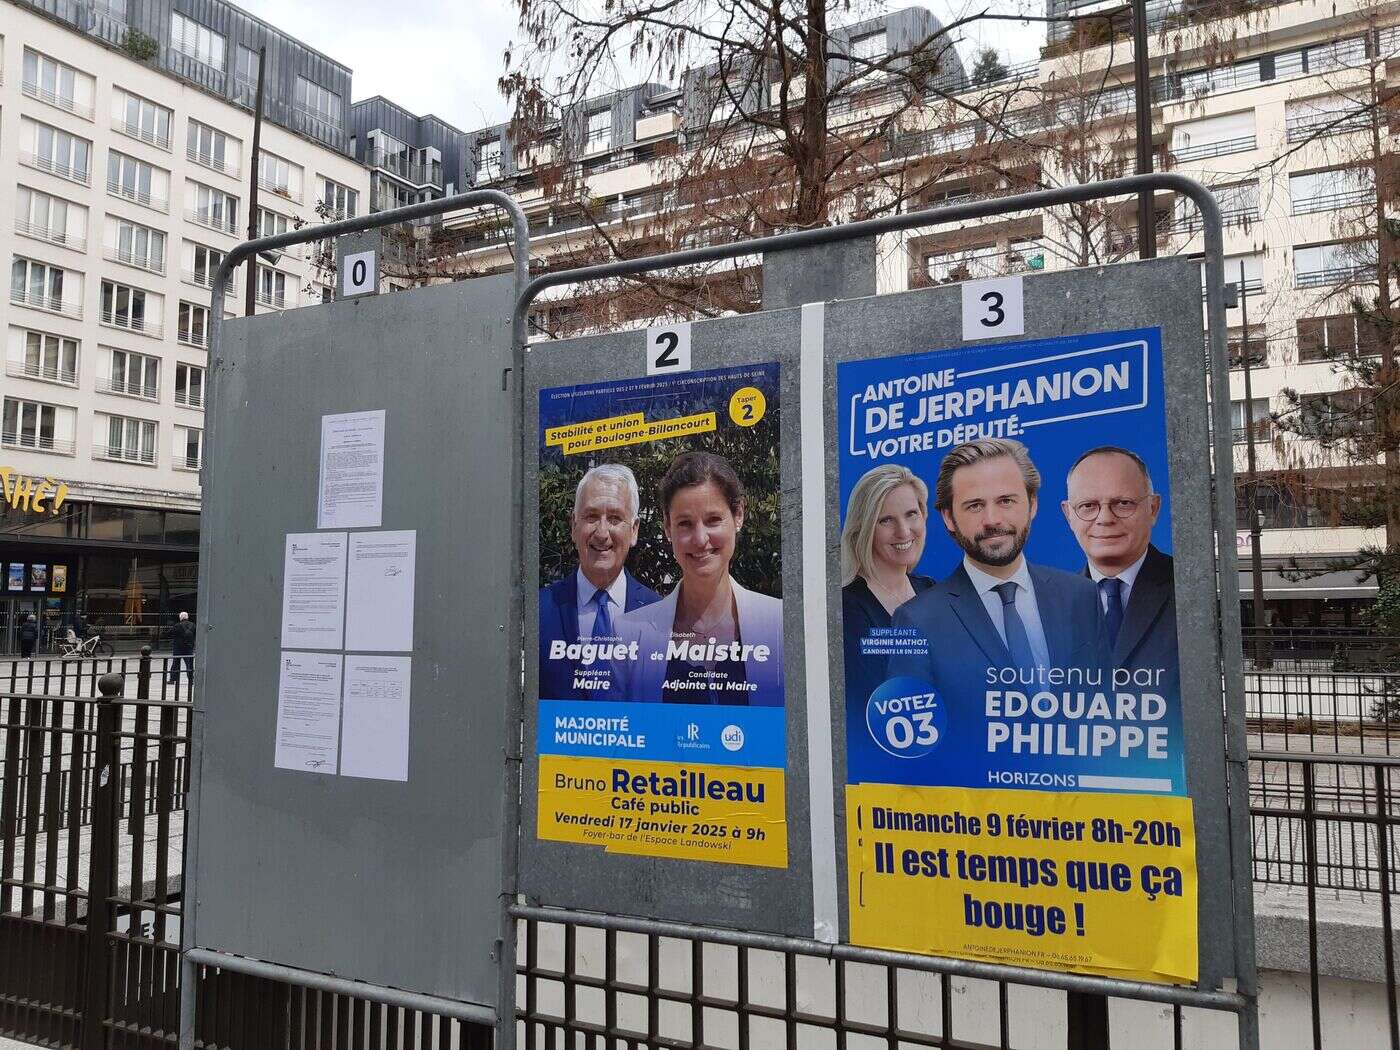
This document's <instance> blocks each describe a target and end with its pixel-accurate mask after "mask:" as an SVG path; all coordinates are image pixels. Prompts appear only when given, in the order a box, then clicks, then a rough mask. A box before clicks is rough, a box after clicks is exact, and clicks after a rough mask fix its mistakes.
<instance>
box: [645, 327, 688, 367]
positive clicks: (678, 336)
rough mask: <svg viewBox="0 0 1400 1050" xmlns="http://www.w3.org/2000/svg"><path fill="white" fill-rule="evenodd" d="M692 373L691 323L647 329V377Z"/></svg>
mask: <svg viewBox="0 0 1400 1050" xmlns="http://www.w3.org/2000/svg"><path fill="white" fill-rule="evenodd" d="M689 371H690V322H689V321H681V322H679V323H677V324H664V325H657V326H656V327H655V328H648V329H647V375H649V376H656V375H665V374H666V373H667V372H689Z"/></svg>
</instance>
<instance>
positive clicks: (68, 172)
mask: <svg viewBox="0 0 1400 1050" xmlns="http://www.w3.org/2000/svg"><path fill="white" fill-rule="evenodd" d="M19 162H20V163H21V164H23V165H25V166H26V167H30V168H34V169H35V170H36V171H46V172H48V173H49V174H50V175H55V176H57V177H58V178H60V179H67V180H68V181H69V182H76V183H77V184H78V185H79V186H86V185H87V184H88V174H89V173H88V169H87V168H74V167H71V166H69V165H67V164H64V163H63V162H62V161H58V160H54V159H53V158H52V157H41V156H40V155H39V154H37V153H21V154H20V155H19Z"/></svg>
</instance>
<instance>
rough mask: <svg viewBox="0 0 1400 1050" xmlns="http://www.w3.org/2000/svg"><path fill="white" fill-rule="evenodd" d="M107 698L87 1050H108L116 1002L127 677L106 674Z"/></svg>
mask: <svg viewBox="0 0 1400 1050" xmlns="http://www.w3.org/2000/svg"><path fill="white" fill-rule="evenodd" d="M97 688H98V689H99V690H100V691H101V693H102V698H101V699H100V700H98V702H97V744H96V747H97V753H96V756H95V757H96V761H95V762H94V763H93V772H94V775H95V777H96V780H95V781H94V782H93V785H92V856H91V858H90V867H89V868H88V910H87V938H86V940H87V960H86V966H85V970H84V972H85V975H86V976H85V984H86V995H85V997H84V1006H83V1038H82V1047H83V1050H105V1048H106V1046H107V1032H106V1021H107V1010H108V1008H109V1006H110V1005H111V996H110V994H109V992H110V989H109V988H108V983H109V980H110V974H111V966H110V963H111V958H112V953H111V946H110V945H109V944H108V943H107V935H108V934H109V933H111V930H112V895H113V894H114V893H115V892H116V881H117V880H116V875H117V861H116V853H117V844H116V838H117V820H118V818H117V806H118V799H117V788H118V785H119V781H120V779H121V767H120V765H119V763H118V762H117V705H116V703H115V702H114V697H117V696H120V695H121V693H122V688H123V679H122V676H121V675H119V674H104V675H103V676H102V677H101V678H100V679H98V681H97Z"/></svg>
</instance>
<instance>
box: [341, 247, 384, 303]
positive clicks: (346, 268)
mask: <svg viewBox="0 0 1400 1050" xmlns="http://www.w3.org/2000/svg"><path fill="white" fill-rule="evenodd" d="M376 263H377V260H376V259H375V257H374V252H355V253H354V254H353V255H346V256H345V258H344V259H343V260H341V264H340V266H341V272H340V297H341V298H342V299H349V298H350V297H351V296H353V295H368V294H369V293H371V292H373V291H375V290H376V289H377V288H378V286H379V268H378V266H377V265H376Z"/></svg>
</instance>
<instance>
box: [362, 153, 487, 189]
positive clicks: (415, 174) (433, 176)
mask: <svg viewBox="0 0 1400 1050" xmlns="http://www.w3.org/2000/svg"><path fill="white" fill-rule="evenodd" d="M365 164H367V165H368V166H369V167H371V168H383V169H384V170H385V171H387V172H389V173H390V174H391V175H397V176H398V177H399V178H401V179H403V180H404V181H405V182H411V183H412V184H413V185H415V186H436V187H438V188H439V189H441V188H442V185H443V181H442V165H441V164H436V163H434V164H424V163H421V162H418V161H411V160H409V159H408V158H406V157H404V156H403V154H401V153H391V152H389V151H388V150H383V149H372V150H369V151H367V152H366V154H365ZM498 177H499V175H492V176H488V178H498ZM476 181H477V182H478V183H479V182H482V181H483V180H482V178H481V172H480V170H478V172H477V180H476Z"/></svg>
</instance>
